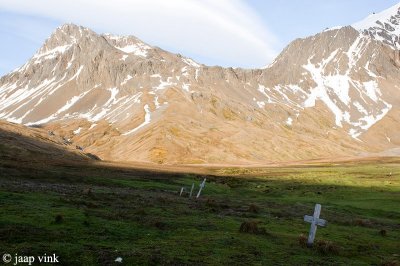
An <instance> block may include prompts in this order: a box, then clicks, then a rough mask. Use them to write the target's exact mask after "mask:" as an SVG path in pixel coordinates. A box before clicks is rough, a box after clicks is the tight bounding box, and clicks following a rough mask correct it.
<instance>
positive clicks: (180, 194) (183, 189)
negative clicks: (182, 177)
mask: <svg viewBox="0 0 400 266" xmlns="http://www.w3.org/2000/svg"><path fill="white" fill-rule="evenodd" d="M183 191H185V188H184V187H182V188H181V193H179V196H182V193H183Z"/></svg>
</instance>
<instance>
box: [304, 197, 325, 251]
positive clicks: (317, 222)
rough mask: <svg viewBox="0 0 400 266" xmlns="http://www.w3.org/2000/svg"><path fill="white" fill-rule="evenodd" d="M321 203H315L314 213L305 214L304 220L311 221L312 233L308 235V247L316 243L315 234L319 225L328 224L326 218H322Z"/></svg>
mask: <svg viewBox="0 0 400 266" xmlns="http://www.w3.org/2000/svg"><path fill="white" fill-rule="evenodd" d="M320 213H321V204H315V209H314V215H313V216H309V215H304V221H305V222H308V223H311V228H310V234H309V235H308V241H307V247H312V245H313V243H314V238H315V234H316V232H317V226H326V225H327V222H326V221H325V220H324V219H320V218H319V215H320Z"/></svg>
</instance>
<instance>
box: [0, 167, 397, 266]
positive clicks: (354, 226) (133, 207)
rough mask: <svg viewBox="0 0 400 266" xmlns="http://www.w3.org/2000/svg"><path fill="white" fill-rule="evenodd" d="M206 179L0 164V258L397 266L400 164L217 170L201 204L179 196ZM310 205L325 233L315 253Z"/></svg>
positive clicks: (109, 169) (92, 262) (107, 169)
mask: <svg viewBox="0 0 400 266" xmlns="http://www.w3.org/2000/svg"><path fill="white" fill-rule="evenodd" d="M203 178H204V176H200V175H194V174H172V173H157V172H150V171H144V170H134V169H127V168H125V169H123V168H112V167H106V166H102V165H101V164H100V165H97V166H96V165H82V164H60V163H58V164H57V165H52V164H45V163H42V164H41V165H40V166H39V165H38V164H26V163H25V164H18V161H16V160H9V161H5V160H2V161H1V162H0V252H1V254H3V253H10V254H13V255H14V254H15V253H18V254H19V255H36V256H37V255H42V254H43V253H47V254H52V253H56V255H58V256H59V259H60V261H61V262H62V264H64V265H96V264H100V265H109V264H117V263H116V262H114V261H115V259H116V258H118V257H121V258H122V262H123V264H125V265H137V264H145V265H146V264H150V265H186V264H190V265H228V264H231V265H399V261H400V241H399V240H400V207H399V206H400V164H399V162H398V161H397V162H396V161H393V162H390V161H387V162H376V163H364V164H346V165H337V166H333V165H314V166H307V167H288V168H269V169H247V170H245V169H233V168H232V169H219V170H214V175H209V176H208V177H207V178H208V180H207V184H206V187H205V189H204V194H203V195H202V196H201V198H200V199H199V200H195V199H189V198H187V197H186V196H183V197H179V194H178V191H179V190H180V188H181V186H186V187H190V186H191V184H192V182H196V185H198V184H199V183H200V181H201V180H202V179H203ZM197 188H198V187H196V191H197ZM315 203H321V204H322V212H321V218H324V219H326V220H327V221H328V226H327V227H326V228H318V231H317V236H316V241H317V244H316V245H315V247H314V248H312V249H308V248H306V247H304V240H305V239H304V237H303V236H301V235H302V234H304V235H307V233H308V229H309V224H307V223H305V222H303V216H304V215H305V214H308V215H312V213H313V208H314V205H315ZM243 223H245V224H244V225H242V224H243ZM240 228H242V231H243V232H241V231H240Z"/></svg>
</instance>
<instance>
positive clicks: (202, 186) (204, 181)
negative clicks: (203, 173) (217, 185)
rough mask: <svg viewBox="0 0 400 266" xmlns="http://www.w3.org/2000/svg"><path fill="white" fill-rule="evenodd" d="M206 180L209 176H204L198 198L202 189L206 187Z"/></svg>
mask: <svg viewBox="0 0 400 266" xmlns="http://www.w3.org/2000/svg"><path fill="white" fill-rule="evenodd" d="M206 180H207V178H204V180H203V182H201V184H200V189H199V192H198V193H197V196H196V198H199V197H200V193H201V190H202V189H203V188H204V187H205V185H206Z"/></svg>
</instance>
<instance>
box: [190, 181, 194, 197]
mask: <svg viewBox="0 0 400 266" xmlns="http://www.w3.org/2000/svg"><path fill="white" fill-rule="evenodd" d="M193 189H194V183H192V188H191V189H190V195H189V198H191V197H192V194H193Z"/></svg>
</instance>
